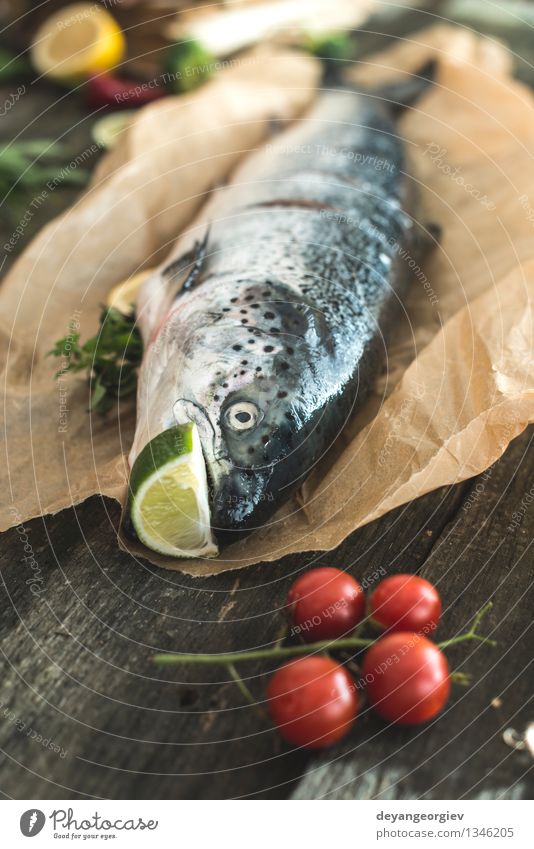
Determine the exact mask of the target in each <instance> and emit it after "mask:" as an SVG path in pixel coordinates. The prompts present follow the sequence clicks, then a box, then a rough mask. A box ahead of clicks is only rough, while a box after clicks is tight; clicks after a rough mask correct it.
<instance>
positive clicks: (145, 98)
mask: <svg viewBox="0 0 534 849" xmlns="http://www.w3.org/2000/svg"><path fill="white" fill-rule="evenodd" d="M166 94H167V92H166V91H165V89H164V88H162V87H161V86H160V85H158V83H157V81H156V80H148V81H147V82H136V81H135V80H126V79H124V78H121V77H116V76H114V75H113V74H99V75H98V76H96V77H91V78H90V79H89V80H88V82H87V85H86V89H85V100H86V103H87V105H88V106H89V107H91V108H92V109H98V108H101V107H102V106H110V107H112V108H113V109H131V108H132V106H142V105H143V104H144V103H150V102H151V101H153V100H157V99H158V98H160V97H164V96H165V95H166Z"/></svg>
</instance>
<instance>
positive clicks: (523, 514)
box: [295, 432, 534, 799]
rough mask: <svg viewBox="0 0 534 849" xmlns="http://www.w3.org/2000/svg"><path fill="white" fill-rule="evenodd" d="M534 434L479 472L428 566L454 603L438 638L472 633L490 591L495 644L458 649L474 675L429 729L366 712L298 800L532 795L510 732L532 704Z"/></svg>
mask: <svg viewBox="0 0 534 849" xmlns="http://www.w3.org/2000/svg"><path fill="white" fill-rule="evenodd" d="M532 438H533V435H532V432H531V433H530V434H529V435H525V436H523V437H522V438H521V439H518V440H517V441H516V442H515V443H514V444H513V445H512V446H511V448H510V449H509V450H508V452H507V453H506V455H505V456H504V458H503V459H502V460H500V461H499V462H498V463H496V464H495V465H494V466H493V467H492V469H490V470H489V471H488V472H486V473H485V474H484V475H482V476H481V477H480V478H478V479H477V481H476V483H474V484H473V486H472V487H471V489H470V492H469V494H468V495H467V497H466V498H465V500H464V502H463V504H462V506H461V508H460V509H459V510H458V512H457V514H456V515H454V516H453V517H452V518H451V519H450V521H449V522H448V523H447V524H446V525H445V527H444V528H443V530H442V532H441V534H440V536H439V538H437V539H436V541H435V545H434V547H433V549H432V551H431V552H430V554H429V557H428V559H427V560H426V561H425V564H424V567H423V569H422V570H421V573H422V574H423V575H424V576H425V577H427V578H429V580H431V581H433V582H435V583H436V584H437V585H438V586H439V588H440V591H441V592H442V594H443V598H444V601H445V605H446V607H445V612H444V619H443V623H442V626H441V627H440V631H439V636H440V637H441V638H447V637H449V636H453V635H454V634H457V633H460V632H462V631H464V630H465V629H466V627H467V625H468V623H469V620H470V618H471V617H472V615H473V613H474V612H475V611H476V610H478V609H480V608H481V607H482V606H483V605H484V604H485V603H486V602H487V601H488V600H490V599H492V600H493V604H494V607H493V610H492V611H491V613H490V614H489V615H488V616H487V618H486V619H485V620H484V621H485V628H486V629H487V631H486V632H485V633H487V634H491V636H493V637H494V638H495V639H497V640H498V643H499V645H498V647H497V648H495V649H493V648H490V647H487V646H484V645H480V644H474V643H473V644H469V645H468V646H456V647H454V648H451V649H450V650H449V653H448V655H449V658H450V660H451V663H452V666H453V668H458V669H460V670H462V671H465V672H469V673H471V674H472V676H473V680H472V684H471V686H470V687H468V688H467V689H466V690H464V689H462V688H459V687H456V688H455V691H454V693H453V698H452V700H451V703H450V705H449V707H448V709H447V710H446V711H445V712H444V713H443V714H442V715H441V716H440V717H439V718H438V719H437V720H436V721H435V722H434V723H431V725H430V726H428V727H425V728H423V729H422V730H405V729H392V728H387V727H386V725H385V724H384V723H381V722H379V721H378V720H377V719H375V718H374V717H373V716H372V715H370V714H369V713H368V712H367V711H366V712H364V714H363V715H362V718H361V723H360V729H359V732H358V733H356V732H355V733H354V735H353V736H352V738H351V739H350V740H348V741H347V744H346V745H344V746H342V747H340V748H339V750H338V751H336V752H335V753H334V754H333V755H332V754H328V755H325V756H324V757H323V758H318V759H316V760H314V761H313V763H312V764H310V766H309V769H308V772H307V774H306V776H305V778H304V779H303V781H302V782H301V784H300V786H299V787H298V788H297V790H296V791H295V797H296V798H317V797H323V796H325V797H328V798H401V799H413V798H419V797H421V798H436V799H443V798H445V799H456V798H479V797H481V798H496V797H498V796H503V797H507V798H508V797H510V798H522V797H527V798H528V797H529V788H530V793H531V792H532V772H531V770H532V761H531V759H530V757H529V756H528V755H527V754H526V753H523V754H519V753H517V752H513V751H511V750H510V749H509V748H507V746H506V745H505V744H504V743H503V741H502V737H501V735H502V731H503V730H504V729H505V728H506V727H507V726H508V725H514V726H515V727H517V728H520V729H521V728H523V727H524V726H525V725H526V723H527V722H528V721H531V720H532V718H533V709H534V708H533V706H532V691H533V688H532V681H533V676H532V651H531V645H532V613H531V611H532V606H533V603H534V592H533V577H534V568H533V558H532V544H533V537H534V509H532V506H531V503H532V501H533V497H532V496H533V494H534V491H533V489H532V479H533V469H534V458H533V452H532V450H531V449H532ZM529 448H530V453H527V452H528V449H529ZM529 507H530V509H529ZM514 514H515V517H514ZM518 519H519V523H518V525H517V527H514V524H515V521H517V520H518ZM494 699H498V700H499V701H500V702H501V705H500V706H499V707H494V706H492V701H493V700H494Z"/></svg>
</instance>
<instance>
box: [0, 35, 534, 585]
mask: <svg viewBox="0 0 534 849" xmlns="http://www.w3.org/2000/svg"><path fill="white" fill-rule="evenodd" d="M284 55H285V54H284ZM429 56H434V57H435V58H436V59H437V62H438V74H437V80H436V84H435V85H434V86H433V88H432V89H431V90H429V91H428V93H427V94H425V96H424V97H423V98H422V99H421V100H420V101H419V102H418V103H417V106H416V108H415V109H413V110H411V111H409V112H408V113H406V114H405V115H404V116H403V118H402V119H401V121H400V124H399V133H400V134H401V135H402V136H403V138H404V139H405V140H406V144H407V146H408V149H409V151H410V156H411V159H412V160H413V164H414V174H415V179H416V180H417V181H418V182H419V184H420V187H421V192H422V196H423V202H424V208H425V218H426V219H427V220H429V221H434V222H437V223H438V224H439V225H440V226H441V228H442V238H441V245H440V248H439V249H438V250H437V251H436V252H435V253H434V254H433V256H432V257H431V258H430V259H429V260H428V262H427V263H426V264H425V266H424V268H422V269H418V268H414V277H415V281H414V286H413V287H412V290H411V293H410V296H409V298H408V301H407V304H406V314H405V316H404V318H403V319H402V320H401V321H400V322H399V325H398V327H397V328H396V331H395V337H394V339H393V340H392V343H391V345H390V347H389V351H388V362H387V368H386V369H385V372H384V375H383V376H382V379H381V380H380V381H379V384H378V386H377V389H376V393H375V395H374V397H372V398H371V399H370V400H369V403H368V404H367V405H366V408H365V409H364V410H363V411H362V413H361V414H360V415H359V416H358V417H357V419H356V420H355V421H354V422H353V423H352V424H351V427H350V429H349V430H347V431H345V433H344V434H343V436H342V437H341V438H340V439H339V440H338V442H337V443H336V445H335V446H334V447H333V449H332V451H331V453H330V454H329V456H328V457H326V458H325V460H324V461H323V462H322V463H321V465H320V466H319V467H317V468H316V469H315V471H314V473H313V475H312V476H311V477H310V478H309V479H308V481H307V482H306V485H305V486H304V488H303V491H302V493H301V495H300V497H299V499H298V501H296V502H295V503H292V504H290V505H287V506H286V507H285V508H284V509H283V510H281V511H280V512H279V513H278V514H277V516H276V517H275V519H274V521H273V522H272V523H271V524H270V525H269V526H267V527H265V528H264V529H262V530H261V531H258V532H256V533H254V534H253V535H252V536H250V537H249V538H248V539H246V540H244V541H242V542H240V543H238V544H236V545H233V546H232V547H231V548H229V549H226V550H225V551H224V552H223V554H222V555H221V557H220V558H218V559H217V560H214V561H173V560H169V559H168V558H161V557H158V556H157V555H155V554H153V553H152V552H148V551H147V550H146V549H144V548H142V547H136V546H131V545H129V546H128V547H129V548H130V550H131V551H132V552H133V553H135V554H142V555H143V556H144V557H146V558H147V559H149V560H150V561H152V562H154V563H157V564H159V565H162V566H165V567H167V568H174V569H181V570H183V571H186V572H188V573H191V574H196V575H208V574H212V573H214V572H218V571H224V570H225V569H230V568H238V567H240V566H245V565H248V564H251V563H255V562H258V561H269V560H274V559H277V558H279V557H281V556H282V555H284V554H287V553H290V552H295V551H305V550H318V549H324V550H326V549H330V548H333V547H335V546H336V545H338V544H339V543H340V542H341V541H342V540H343V539H344V537H345V536H347V535H348V534H349V533H350V532H351V531H353V530H354V529H356V528H357V527H359V526H361V525H363V524H365V523H366V522H369V521H371V520H372V519H374V518H377V517H378V516H381V515H383V514H384V513H386V512H387V511H388V510H391V509H392V508H394V507H397V506H399V505H401V504H403V503H406V502H407V501H409V500H411V499H413V498H415V497H417V496H419V495H422V494H424V493H426V492H429V491H430V490H432V489H434V488H436V487H439V486H443V485H446V484H451V483H454V482H457V481H461V480H464V479H466V478H468V477H470V476H472V475H475V474H478V473H480V472H482V471H483V470H485V469H486V468H488V466H490V465H491V464H492V463H493V462H494V461H495V460H496V459H497V458H498V457H499V456H501V454H502V453H503V451H504V450H505V449H506V447H507V445H508V444H509V442H510V441H511V439H513V438H514V437H515V436H517V435H518V434H519V433H521V431H522V430H523V429H524V428H525V427H526V425H527V424H528V423H529V422H531V421H534V357H533V350H534V347H533V341H534V340H533V318H534V316H533V309H532V301H533V296H534V167H533V164H532V151H533V150H534V100H533V98H532V96H531V94H530V92H529V91H528V90H527V89H526V88H525V87H524V86H522V85H521V84H519V83H517V82H516V81H514V80H512V78H511V75H510V74H511V68H510V62H509V59H508V55H507V53H506V51H505V49H504V48H503V47H501V46H499V45H498V44H496V43H495V42H490V41H488V40H485V39H481V38H478V37H475V36H474V35H472V34H471V33H468V32H464V31H462V30H458V29H453V28H449V27H442V26H440V27H436V28H433V29H431V30H428V31H424V32H422V33H417V34H416V35H414V36H412V37H411V38H410V39H405V40H404V41H403V42H401V43H399V44H398V45H397V46H396V47H395V48H393V49H391V50H389V51H387V52H385V53H384V54H381V55H376V56H374V57H372V58H371V59H368V60H365V61H364V62H362V63H357V64H356V65H355V66H354V69H353V71H352V77H353V79H354V80H355V81H357V82H362V83H365V84H369V83H372V84H376V83H377V82H378V81H380V80H381V79H388V78H391V77H392V76H398V74H399V72H400V71H401V70H415V69H417V68H418V67H419V66H420V65H421V63H422V61H423V60H424V59H425V58H428V57H429ZM255 61H257V60H255ZM285 61H286V62H288V63H290V64H291V63H293V64H292V65H291V67H285V68H284V69H283V72H282V71H281V70H280V69H281V67H282V64H283V63H282V59H281V57H280V60H279V61H277V62H276V63H272V60H271V69H270V71H269V78H270V82H271V86H266V83H265V80H261V77H260V79H256V80H254V75H255V73H256V70H257V69H258V67H259V66H257V67H256V70H255V67H254V65H253V64H251V66H250V68H249V69H248V74H245V76H244V78H243V77H241V78H240V79H239V80H236V79H235V78H231V74H232V73H234V74H236V75H237V76H239V69H232V71H229V72H226V76H225V77H224V78H223V76H221V78H219V79H218V80H217V81H216V82H214V83H212V84H211V87H212V89H213V87H216V86H219V87H221V89H222V88H224V86H226V87H230V88H231V86H235V85H242V86H243V87H244V88H245V89H246V87H247V84H249V85H250V86H251V88H249V89H248V94H249V101H248V102H247V103H244V102H241V103H240V106H239V107H237V106H236V104H235V102H234V98H235V89H234V90H233V93H232V95H230V93H228V101H227V102H226V101H225V103H224V109H227V110H228V113H226V112H224V119H223V122H222V123H223V126H224V131H223V130H221V128H220V124H218V123H217V122H218V121H219V122H220V121H221V118H222V114H223V113H221V111H219V112H217V108H216V106H215V105H214V107H213V109H214V114H213V115H211V114H210V115H206V114H205V112H204V113H203V114H202V116H201V119H202V120H201V121H200V124H202V121H206V123H207V125H208V126H206V124H203V127H204V129H205V130H206V132H205V133H204V132H203V131H201V129H200V126H199V125H198V124H197V125H196V126H195V129H198V130H199V132H198V133H197V134H196V135H194V143H193V144H194V146H195V153H196V154H197V156H196V157H195V156H193V155H192V153H191V148H190V147H189V148H188V150H187V156H186V157H184V159H182V158H181V155H182V151H181V149H180V147H179V146H176V144H175V145H174V148H173V152H174V155H175V156H177V157H178V161H177V164H176V168H178V169H180V167H181V164H180V163H183V162H184V160H185V162H189V159H197V160H200V161H201V162H202V166H201V167H200V166H198V165H196V166H195V167H192V166H191V165H189V167H184V169H183V170H184V175H185V174H187V176H183V178H176V179H175V178H174V177H173V178H172V179H171V178H169V175H168V174H166V173H165V168H167V169H168V168H169V159H166V160H165V161H163V159H164V156H166V154H164V153H163V152H162V151H161V150H160V149H159V146H158V139H159V138H160V131H161V136H162V137H164V138H165V139H166V140H167V143H168V144H169V145H172V144H173V141H172V133H171V132H168V131H167V130H168V129H169V128H168V127H167V128H166V126H165V124H166V123H168V122H170V121H171V118H170V116H169V115H165V114H164V112H160V111H159V110H164V109H165V107H166V104H165V103H163V104H156V105H154V106H151V107H149V109H148V110H146V111H145V115H144V116H142V117H141V118H140V119H139V123H138V124H136V126H135V127H134V128H133V130H132V131H131V132H130V136H129V138H128V140H127V143H126V144H125V145H123V146H122V148H121V150H119V151H117V152H116V153H115V154H114V155H113V157H112V158H111V159H110V160H108V162H107V163H104V164H103V166H102V167H101V169H100V172H99V174H98V181H99V182H98V185H97V187H96V188H95V189H93V190H92V192H90V193H89V195H87V196H86V197H85V198H84V199H83V200H82V201H81V203H80V204H78V206H77V207H76V208H75V209H74V210H72V211H70V212H69V213H68V214H67V216H65V217H64V218H63V220H62V221H60V222H59V223H58V222H55V223H53V224H52V225H50V226H49V227H48V228H46V229H45V230H44V231H43V233H41V234H40V236H39V237H38V238H37V239H36V240H35V241H34V243H33V244H32V245H31V246H30V247H29V248H28V250H27V251H26V253H25V254H24V255H23V257H22V258H21V260H19V262H18V263H17V265H16V266H15V267H14V269H13V271H12V272H11V274H10V275H9V278H8V279H6V281H5V282H4V286H3V289H2V291H1V292H0V316H1V329H2V336H1V340H2V345H3V346H4V348H5V354H6V359H7V372H6V380H7V383H6V385H7V404H6V421H5V425H4V426H5V429H6V434H7V441H6V458H7V473H8V480H7V485H6V486H7V488H6V490H5V491H6V492H8V493H9V499H8V501H9V503H8V504H7V505H6V509H3V510H2V513H1V515H0V519H1V522H2V527H8V526H9V525H12V524H17V523H18V522H20V521H21V520H24V519H27V518H30V517H32V516H35V515H38V514H43V513H49V512H55V511H57V510H59V509H61V508H62V507H66V506H69V505H70V504H73V503H77V502H79V501H81V500H83V499H84V498H86V497H88V496H89V495H91V494H93V493H96V492H100V493H103V494H104V495H110V496H113V497H115V498H118V499H119V500H120V499H122V498H123V496H124V493H125V483H126V473H127V469H126V464H125V454H126V453H127V451H128V449H129V446H130V441H131V436H132V427H133V423H134V411H133V409H130V410H121V411H120V416H119V417H117V418H115V419H113V418H111V419H108V420H106V421H102V420H100V419H98V418H97V417H88V416H87V414H86V413H85V412H80V410H84V409H85V407H86V402H87V389H86V388H85V387H84V386H83V384H82V383H80V382H78V381H75V382H69V383H68V389H67V396H68V408H69V410H70V412H69V413H68V416H67V428H66V431H65V432H64V433H62V434H58V389H57V388H54V387H52V388H51V384H50V378H51V371H52V369H51V368H50V366H49V365H48V364H47V363H45V362H43V352H44V351H45V350H47V349H48V348H49V347H50V345H51V343H52V341H53V340H54V339H55V338H57V336H58V335H61V333H62V332H65V330H66V325H67V326H68V323H69V321H71V320H72V316H73V314H75V312H76V311H77V310H78V311H80V313H81V315H80V316H79V318H80V320H81V323H82V326H83V328H82V329H83V330H84V331H85V332H86V333H90V332H93V329H94V321H95V316H96V304H97V303H98V302H99V301H101V300H102V299H103V297H104V294H105V292H106V290H107V289H108V288H109V287H110V286H111V285H112V284H113V283H115V282H116V281H117V280H119V279H122V278H123V277H125V276H126V275H127V274H128V273H131V272H132V271H134V270H136V269H137V268H139V267H141V266H142V265H143V264H145V265H147V266H148V265H154V259H155V257H156V258H157V259H160V258H161V257H160V254H161V253H162V251H163V250H164V247H165V243H166V241H170V240H171V239H172V238H173V237H174V236H175V235H176V234H177V232H176V231H177V230H179V229H180V227H183V226H184V225H185V223H186V221H188V218H189V217H190V215H191V212H192V211H193V209H194V208H195V207H196V206H197V205H198V198H199V196H201V195H202V194H203V193H205V191H206V189H207V188H209V186H210V185H211V184H212V182H213V180H214V179H216V178H217V177H220V176H221V172H223V171H227V170H229V167H231V166H232V165H233V164H234V163H235V161H236V159H237V158H238V155H239V153H238V148H239V150H245V149H248V148H251V147H253V146H254V145H256V144H258V143H259V141H260V140H261V138H262V136H263V135H264V134H265V131H266V114H270V113H271V112H272V111H273V110H272V108H271V106H272V104H269V105H268V108H266V106H265V99H266V97H267V92H270V95H271V97H272V98H273V101H276V103H277V105H278V106H279V107H281V105H282V104H283V105H284V107H285V109H286V114H287V115H289V114H291V113H292V114H296V113H297V112H298V111H299V110H300V109H302V108H303V107H304V106H305V105H306V102H307V101H308V100H309V99H310V89H311V87H313V84H314V82H315V80H316V68H315V66H313V64H310V63H307V61H306V60H305V59H297V58H293V57H290V56H288V55H285ZM273 75H274V76H276V80H273ZM291 75H293V76H291ZM283 80H285V81H286V87H284V86H283ZM255 85H261V86H263V88H262V89H261V90H258V93H257V96H256V97H254V96H253V94H252V92H253V91H254V86H255ZM265 88H266V90H265ZM208 90H209V87H206V88H205V89H204V90H203V92H204V95H203V96H204V97H205V96H207V93H208ZM226 90H227V92H228V88H227V89H226ZM222 96H223V95H222V93H221V97H222ZM198 98H199V100H198V101H197V100H196V99H195V101H194V102H195V103H197V102H199V101H200V95H199V96H198ZM214 100H215V101H216V102H218V101H217V99H216V98H215V99H214ZM166 108H167V109H168V110H169V112H171V113H172V109H173V107H172V105H170V104H169V105H167V107H166ZM175 108H176V109H178V110H181V109H183V110H185V111H187V110H191V109H193V106H192V104H191V102H190V101H189V100H187V101H186V99H182V100H181V102H180V103H179V104H177V105H176V107H175ZM221 108H222V107H221ZM262 108H263V110H264V111H262ZM234 109H237V110H238V113H239V114H238V115H237V116H236V118H235V123H234V124H232V120H231V118H230V119H229V118H228V115H232V110H234ZM247 110H250V113H247ZM282 111H283V110H282ZM247 115H248V116H249V117H247ZM251 116H253V117H251ZM182 117H183V116H182ZM188 117H190V116H188ZM210 120H211V121H212V123H211V124H210ZM229 127H230V128H231V129H230V130H229V129H228V128H229ZM243 127H245V128H246V130H245V131H246V133H247V136H246V138H244V137H243V132H244V131H243ZM251 127H253V128H254V131H252V130H251V129H250V128H251ZM174 128H175V129H176V124H175V125H174ZM181 132H182V134H183V127H182V128H181ZM249 133H250V135H248V134H249ZM236 137H238V138H239V139H240V140H241V141H242V143H241V145H239V144H237V143H236ZM155 148H156V149H155ZM199 151H200V153H199ZM221 159H222V160H224V167H223V166H221V167H220V168H219V164H220V162H221ZM162 171H163V173H162ZM205 171H209V172H210V173H209V177H210V180H208V179H207V178H206V174H205ZM117 210H119V211H120V212H119V213H117ZM117 214H119V215H120V216H123V217H124V221H123V220H122V218H121V219H120V226H118V227H117ZM171 219H172V220H171ZM177 221H178V222H179V223H178V224H177ZM65 222H66V224H67V225H68V232H65V230H64V228H65ZM125 223H126V226H124V224H125ZM188 223H189V222H188ZM410 259H411V258H409V257H407V258H406V260H407V261H410ZM75 319H76V321H77V320H78V317H76V316H75ZM13 328H14V331H13Z"/></svg>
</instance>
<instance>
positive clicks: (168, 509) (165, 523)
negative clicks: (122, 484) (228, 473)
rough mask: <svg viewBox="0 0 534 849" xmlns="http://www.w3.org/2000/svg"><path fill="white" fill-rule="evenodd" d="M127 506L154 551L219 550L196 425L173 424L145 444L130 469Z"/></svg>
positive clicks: (186, 553)
mask: <svg viewBox="0 0 534 849" xmlns="http://www.w3.org/2000/svg"><path fill="white" fill-rule="evenodd" d="M129 511H130V518H131V520H132V524H133V526H134V528H135V531H136V533H137V536H138V537H139V539H140V540H141V542H142V543H143V544H144V545H146V546H147V547H148V548H151V549H152V550H153V551H158V552H159V553H160V554H168V555H170V556H171V557H200V556H201V557H214V556H215V555H216V554H218V549H217V546H216V544H215V542H214V540H213V536H212V533H211V527H210V510H209V500H208V481H207V477H206V466H205V464H204V458H203V456H202V447H201V445H200V439H199V436H198V431H197V428H196V425H194V424H193V423H189V424H186V425H176V426H175V427H171V428H169V429H168V430H165V431H163V433H160V434H159V436H156V437H155V438H154V439H152V440H151V441H150V442H149V443H148V444H147V445H145V447H144V448H143V450H142V451H141V453H140V454H139V456H138V457H137V459H136V461H135V463H134V465H133V468H132V473H131V475H130V499H129Z"/></svg>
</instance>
